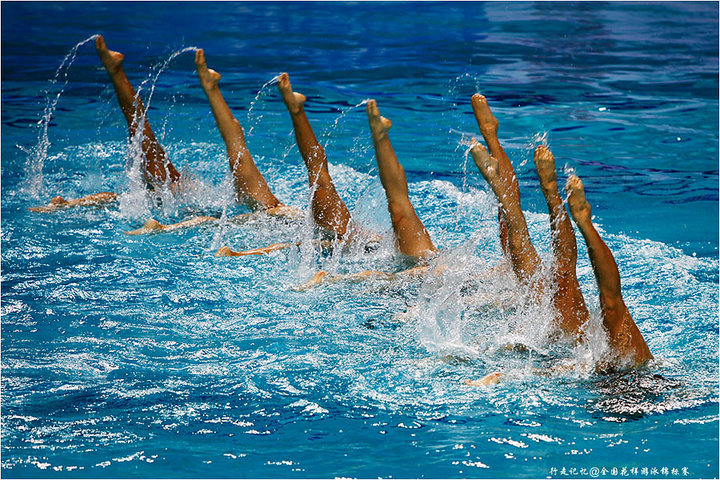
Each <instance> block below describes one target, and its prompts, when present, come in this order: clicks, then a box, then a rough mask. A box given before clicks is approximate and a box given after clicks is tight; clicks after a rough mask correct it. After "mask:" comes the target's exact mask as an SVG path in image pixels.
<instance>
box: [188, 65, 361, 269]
mask: <svg viewBox="0 0 720 480" xmlns="http://www.w3.org/2000/svg"><path fill="white" fill-rule="evenodd" d="M198 71H200V70H199V69H198ZM203 88H205V87H204V86H203ZM278 89H279V90H280V95H281V96H282V99H283V102H284V103H285V107H286V108H287V110H288V113H289V114H290V119H291V120H292V124H293V129H294V131H295V140H296V142H297V146H298V150H300V155H301V156H302V159H303V161H304V162H305V167H306V168H307V171H308V177H309V178H308V179H309V182H310V190H311V199H310V208H311V210H312V214H313V219H314V221H315V224H316V225H317V226H319V227H320V228H321V229H322V230H324V231H325V232H327V233H330V234H331V235H333V236H334V237H335V238H337V239H340V240H346V239H347V238H348V237H350V236H351V235H352V231H353V226H352V218H351V216H350V211H349V210H348V208H347V206H346V205H345V202H343V201H342V199H341V198H340V195H338V193H337V190H336V189H335V185H334V184H333V181H332V178H331V177H330V172H329V170H328V162H327V155H326V154H325V149H324V148H323V147H322V145H320V143H319V142H318V140H317V137H316V136H315V132H314V131H313V129H312V127H311V126H310V121H309V120H308V118H307V115H305V101H306V100H307V99H306V97H305V95H303V94H301V93H297V92H294V91H293V89H292V85H291V84H290V77H289V76H288V74H287V73H283V74H281V75H280V77H279V79H278ZM206 93H207V91H206ZM208 99H210V95H208ZM210 105H213V100H210ZM213 113H214V114H215V119H216V120H217V119H218V113H215V108H214V107H213ZM228 113H229V110H228ZM219 125H220V123H219V122H218V126H219ZM239 126H240V125H239V124H237V127H239ZM220 130H221V132H222V131H223V129H222V128H221V129H220ZM228 151H229V147H228ZM321 243H323V244H327V242H321ZM295 244H296V243H275V244H273V245H269V246H267V247H261V248H255V249H252V250H244V251H240V252H236V251H233V250H231V249H230V248H229V247H227V246H224V247H221V248H220V249H219V250H218V252H217V255H219V256H228V257H237V256H245V255H262V254H265V253H269V252H273V251H275V250H282V249H284V248H288V247H290V246H292V245H295Z"/></svg>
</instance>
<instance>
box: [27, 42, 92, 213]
mask: <svg viewBox="0 0 720 480" xmlns="http://www.w3.org/2000/svg"><path fill="white" fill-rule="evenodd" d="M97 37H98V35H97V34H95V35H92V36H90V37H88V38H86V39H85V40H83V41H81V42H79V43H78V44H76V45H75V46H74V47H72V48H71V49H70V51H69V52H68V53H67V55H65V58H63V61H62V62H61V63H60V66H59V67H58V69H57V70H56V71H55V76H54V77H53V79H52V80H50V85H49V86H48V89H47V90H46V91H45V110H44V112H43V116H42V118H40V120H39V121H38V122H37V128H38V140H37V143H36V144H35V146H34V147H32V148H30V149H25V148H23V147H21V146H19V145H18V148H20V149H21V150H22V151H23V152H25V153H26V154H27V160H26V162H25V181H24V183H23V185H22V187H21V189H20V190H21V191H22V192H24V193H26V194H28V195H30V196H31V197H32V198H35V199H37V198H39V197H40V193H41V192H42V189H43V184H44V175H43V168H44V167H45V160H47V157H48V149H49V148H50V139H49V138H48V127H49V126H50V121H51V120H52V117H53V114H54V113H55V108H56V107H57V104H58V101H60V97H61V96H62V94H63V92H64V91H65V87H66V86H67V84H68V70H69V69H70V67H71V66H72V64H73V62H74V61H75V57H76V56H77V51H78V48H80V47H81V46H83V45H85V44H86V43H88V42H90V41H92V40H95V39H96V38H97ZM61 76H62V79H63V80H64V82H63V84H62V86H61V87H60V88H59V90H58V91H57V93H55V95H54V96H53V95H52V94H51V91H52V90H53V89H54V87H55V86H56V85H57V83H58V80H59V79H60V77H61Z"/></svg>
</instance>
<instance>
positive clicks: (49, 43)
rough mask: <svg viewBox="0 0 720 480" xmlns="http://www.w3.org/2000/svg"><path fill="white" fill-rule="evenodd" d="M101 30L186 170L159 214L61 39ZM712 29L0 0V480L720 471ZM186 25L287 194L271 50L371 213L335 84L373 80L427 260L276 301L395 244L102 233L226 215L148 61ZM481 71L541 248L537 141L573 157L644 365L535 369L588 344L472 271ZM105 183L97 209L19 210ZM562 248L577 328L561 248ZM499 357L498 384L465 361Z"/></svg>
mask: <svg viewBox="0 0 720 480" xmlns="http://www.w3.org/2000/svg"><path fill="white" fill-rule="evenodd" d="M98 33H101V34H103V35H104V36H105V38H106V40H107V43H108V46H109V47H110V48H112V49H117V50H120V51H122V52H123V53H125V55H126V60H125V68H126V72H127V74H128V76H129V78H130V80H131V82H133V84H135V85H136V86H140V85H141V84H142V89H141V95H142V96H143V98H144V99H145V100H146V102H148V98H149V95H150V94H151V93H152V99H151V101H149V119H150V122H151V123H152V125H153V126H154V128H155V131H156V133H157V135H158V137H159V138H160V139H161V141H162V143H163V144H164V145H165V147H166V149H167V151H168V153H169V155H170V157H171V158H172V160H173V162H174V163H175V165H176V166H177V167H178V168H179V169H181V170H182V171H183V172H184V173H185V174H186V175H188V176H194V177H195V178H196V180H197V186H196V188H195V189H194V190H193V191H191V192H190V193H188V194H186V195H185V196H183V197H180V198H176V199H173V198H169V197H166V198H164V201H163V202H162V204H161V205H160V206H158V205H156V204H154V203H153V202H152V201H150V199H148V198H147V196H146V193H145V192H144V191H143V190H141V189H138V188H137V187H136V186H134V184H133V183H132V182H130V181H129V174H128V173H127V172H126V165H127V164H128V153H127V152H128V148H127V146H128V145H127V143H128V141H127V132H126V126H125V123H124V120H123V119H122V117H121V114H120V112H119V109H118V108H117V103H116V100H115V98H114V94H113V91H112V88H111V86H110V85H109V82H108V78H107V75H106V73H105V72H104V71H103V70H102V68H101V67H100V65H99V62H98V60H97V57H96V54H95V51H94V48H93V44H92V41H88V42H86V43H83V44H81V45H80V46H79V47H78V48H77V51H76V52H73V51H71V49H72V48H73V47H74V46H76V45H78V44H79V43H80V42H83V41H84V40H86V39H89V38H90V37H91V36H92V35H94V34H98ZM717 39H718V6H717V4H716V3H662V4H654V5H646V4H639V3H633V4H620V3H609V4H606V3H589V4H575V3H562V4H556V3H545V2H542V3H519V2H518V3H516V2H513V3H487V4H479V3H454V4H447V3H418V4H412V3H363V4H342V3H322V4H313V3H302V4H297V3H262V4H260V3H257V4H253V3H242V4H235V3H203V4H197V3H180V4H173V3H135V2H132V3H85V2H81V3H42V4H38V3H32V4H28V3H14V2H13V3H8V2H4V3H3V4H2V384H1V385H2V449H1V451H0V453H1V454H2V463H1V465H2V476H3V477H8V478H10V477H161V478H162V477H214V478H221V477H254V478H265V477H290V478H294V477H315V478H316V477H336V476H343V477H378V476H381V477H396V478H397V477H492V478H508V477H542V478H545V477H547V476H553V477H560V478H562V477H563V476H567V477H570V476H572V477H582V478H588V477H599V478H610V477H623V476H629V477H638V478H661V477H663V478H664V477H672V478H675V477H678V478H679V477H717V476H718V250H717V248H718V127H717V125H718V124H717V119H718V42H717ZM186 47H202V48H204V49H205V50H206V55H207V58H208V62H209V65H210V66H211V67H212V68H214V69H216V70H218V71H219V72H220V73H221V74H222V75H223V79H222V81H221V87H222V89H223V92H224V94H225V98H226V99H227V101H228V103H229V105H230V107H231V108H232V109H233V111H234V112H235V115H236V116H237V117H238V119H239V120H240V122H241V123H242V124H243V125H244V126H245V128H246V131H247V133H248V136H247V137H248V144H249V148H250V150H251V152H252V153H253V155H254V157H255V159H256V162H257V163H258V166H259V168H260V170H261V171H262V172H263V173H264V174H265V176H266V178H267V179H268V182H269V184H270V186H271V188H272V189H273V190H274V191H275V193H276V194H277V196H278V197H279V198H280V199H281V200H282V201H284V202H286V203H288V204H292V205H296V206H298V207H301V208H303V209H305V210H307V198H308V187H307V182H306V174H305V172H304V167H303V165H302V161H301V159H300V156H299V153H298V151H297V148H296V147H295V146H294V138H293V136H292V130H291V128H292V127H291V124H290V121H289V118H288V115H287V113H286V111H285V108H284V106H283V104H282V102H281V101H280V99H279V96H278V94H277V92H276V89H275V86H274V85H272V84H268V85H266V86H264V87H263V85H265V84H266V83H267V82H269V81H270V80H271V79H272V78H273V77H274V76H276V75H277V74H278V73H280V72H283V71H287V72H289V73H290V76H291V80H292V82H293V85H294V87H295V88H296V90H297V91H300V92H303V93H305V94H306V95H307V96H308V103H307V112H308V116H309V118H310V121H311V123H312V124H313V126H314V127H315V130H316V132H317V134H318V137H319V138H320V140H321V142H322V143H323V144H324V145H325V146H326V149H327V152H328V156H329V159H330V162H331V173H332V175H333V178H334V179H335V181H336V185H337V188H338V190H339V192H340V194H341V196H342V197H343V199H344V200H345V201H346V203H347V204H348V206H349V207H350V209H351V210H352V212H353V215H354V216H355V218H356V219H357V220H358V221H359V222H360V223H361V224H362V225H364V226H365V227H367V228H368V229H374V230H376V231H380V232H384V233H386V234H388V233H389V232H390V222H389V218H388V215H387V212H386V203H385V199H384V193H383V190H382V187H381V185H380V182H379V179H378V175H377V169H376V167H375V163H374V158H373V149H372V142H371V141H370V137H369V131H368V128H367V120H366V116H365V113H364V107H363V106H357V105H358V104H360V103H361V102H362V101H363V100H365V99H367V98H375V99H377V100H378V104H379V106H380V109H381V112H382V113H383V114H384V115H385V116H387V117H389V118H390V119H392V120H393V122H394V126H393V130H392V132H391V139H392V142H393V145H394V147H395V150H396V152H397V154H398V157H399V159H400V161H401V162H402V163H403V165H404V166H405V169H406V171H407V175H408V180H409V189H410V195H411V198H412V200H413V202H414V204H415V206H416V209H417V211H418V214H419V216H420V217H421V218H422V219H423V220H424V221H425V224H426V225H427V227H428V229H429V231H430V234H431V235H432V237H433V239H434V240H435V243H436V244H437V245H438V246H439V247H441V248H442V250H443V254H442V256H441V258H440V260H441V261H446V262H447V263H448V264H449V265H450V268H449V270H448V272H447V273H446V275H445V276H444V277H442V278H438V279H428V280H425V281H421V280H416V281H412V282H394V283H389V282H387V281H383V280H374V281H370V282H367V283H364V284H336V285H328V286H321V287H319V288H316V289H313V290H310V291H308V292H295V291H293V290H291V287H292V286H294V285H297V284H299V283H302V282H304V281H306V280H307V279H308V278H309V277H310V275H311V274H312V273H313V272H314V271H316V270H318V269H320V268H325V269H327V270H329V271H331V272H354V271H358V270H360V269H364V268H376V269H382V270H398V269H399V268H400V265H401V262H400V259H398V258H397V256H396V255H395V254H394V253H393V249H392V244H391V242H390V241H389V240H388V241H385V243H384V244H383V245H382V246H381V248H380V249H379V250H378V251H377V252H375V253H373V254H372V255H370V256H367V255H364V254H360V253H358V252H357V251H350V252H345V253H337V252H336V253H335V254H332V255H321V254H319V253H317V252H314V251H313V250H312V249H311V248H307V247H302V248H295V249H290V250H287V251H283V252H276V253H273V254H271V255H268V256H263V257H248V258H239V259H238V258H218V257H215V256H214V252H215V251H216V250H217V249H218V248H219V247H220V246H222V245H228V246H230V247H231V248H234V249H241V248H252V247H257V246H262V245H265V244H268V243H273V242H276V241H290V240H295V239H298V238H309V237H310V235H311V233H310V229H309V228H308V226H307V225H306V224H304V223H303V222H300V223H299V224H297V223H296V224H292V223H287V222H281V221H277V220H271V219H268V218H264V217H258V218H256V219H254V220H253V221H251V222H249V223H246V224H244V225H236V224H232V223H228V222H226V221H221V222H218V223H215V224H212V225H206V226H203V227H200V228H195V229H192V230H186V231H182V232H178V233H172V234H162V235H155V236H144V237H130V236H127V235H125V234H124V233H123V232H124V231H126V230H130V229H133V228H138V227H139V226H140V225H142V223H143V222H144V221H145V220H146V219H147V218H149V217H151V216H152V217H154V218H156V219H158V220H159V221H162V222H170V221H177V220H182V219H184V218H189V217H190V216H192V215H195V214H214V215H218V216H220V215H221V214H223V215H226V216H229V215H233V214H236V213H242V212H243V211H244V210H243V207H240V206H237V205H235V204H233V203H232V202H231V201H230V195H229V188H228V182H227V169H228V167H227V161H226V159H225V152H224V147H223V145H222V140H221V138H220V135H219V134H218V132H217V130H216V128H215V125H214V121H213V118H212V114H211V112H210V109H209V107H208V105H207V101H206V99H205V97H204V94H203V93H202V90H201V89H200V87H199V85H198V82H197V79H196V75H195V72H194V64H193V54H192V52H191V51H188V52H185V53H181V54H179V55H177V56H176V57H175V58H174V59H172V60H171V61H170V62H168V59H170V58H171V57H172V56H173V55H174V54H175V53H177V52H179V51H181V50H182V49H184V48H186ZM69 53H70V57H68V58H67V62H66V63H65V67H63V68H62V69H61V70H60V71H59V72H57V70H58V67H59V66H60V65H61V63H62V62H63V59H64V58H65V57H66V55H68V54H69ZM73 53H76V54H77V56H76V57H73V55H72V54H73ZM68 65H69V66H68ZM56 75H57V76H56ZM476 91H480V92H482V93H484V94H485V95H486V96H487V97H488V98H489V100H490V102H491V105H492V107H493V109H494V112H495V114H496V116H497V117H498V118H499V120H500V136H501V140H502V141H503V143H504V145H505V147H506V150H507V151H508V153H509V155H510V157H511V159H512V161H513V163H514V165H515V168H516V170H517V173H518V177H519V181H520V185H521V190H522V195H523V209H524V211H525V212H526V215H527V217H528V222H529V226H530V230H531V234H532V236H533V239H534V241H535V243H536V245H537V247H538V250H539V251H540V253H541V255H542V256H543V257H544V258H546V259H547V258H548V252H549V241H548V222H547V219H548V216H547V212H546V208H545V205H544V202H543V199H542V196H541V194H540V192H539V189H538V188H537V180H536V177H535V174H534V170H533V163H532V161H530V158H531V152H532V149H533V147H534V145H536V144H538V143H539V142H543V141H544V142H546V143H547V144H548V145H549V146H550V148H551V149H552V151H553V152H554V153H555V156H556V158H557V163H558V167H559V168H561V169H562V170H563V172H570V171H575V172H577V173H578V174H579V175H580V176H581V178H583V180H584V182H585V185H586V190H587V194H588V198H589V199H590V201H591V203H592V206H593V209H594V215H595V222H596V224H597V225H598V227H599V229H600V230H601V232H602V235H603V236H604V238H605V239H606V241H607V243H608V245H609V246H610V248H611V249H612V250H613V252H614V253H615V256H616V258H617V261H618V264H619V267H620V271H621V274H622V280H623V289H624V295H625V300H626V303H627V304H628V307H629V309H630V311H631V313H632V315H633V317H634V318H635V320H636V322H637V323H638V325H639V327H640V329H641V330H642V332H643V334H644V335H645V338H646V339H647V342H648V344H649V346H650V349H651V350H652V352H653V353H654V355H655V357H656V361H655V362H654V363H653V364H652V365H651V366H650V367H649V369H648V370H646V371H641V372H637V373H629V374H625V375H612V376H599V375H594V374H592V373H590V372H588V371H587V370H586V369H583V368H582V367H578V368H576V369H572V370H568V371H565V372H563V373H555V374H551V375H543V374H538V373H536V370H533V368H538V369H540V370H543V369H546V368H547V367H549V366H551V365H553V364H555V363H557V362H568V361H574V362H575V363H578V362H579V363H582V361H583V360H584V359H587V358H592V357H593V355H594V354H595V352H596V351H597V350H598V349H601V348H602V345H603V343H602V340H601V339H597V338H596V339H595V340H594V341H593V342H592V344H591V345H589V346H580V347H571V346H568V345H558V344H554V343H552V342H550V341H548V330H549V321H550V318H551V317H552V314H551V312H550V310H549V307H548V302H547V299H541V302H540V303H541V305H539V306H538V305H534V304H532V303H531V302H528V301H527V298H525V297H523V295H521V294H520V293H517V290H516V289H514V288H513V282H512V279H511V278H510V277H509V276H508V275H506V274H499V275H496V276H488V275H485V274H486V273H487V272H488V270H489V269H491V268H492V267H494V266H495V265H496V264H497V263H498V262H499V263H500V264H502V255H501V253H500V249H499V245H498V241H497V222H496V219H495V212H496V208H495V204H494V201H493V198H492V196H491V195H489V194H488V189H487V187H486V185H485V184H484V181H483V180H482V178H481V177H480V175H479V174H478V172H477V171H476V170H475V167H474V165H473V164H472V161H471V160H470V161H468V158H467V156H466V148H467V147H466V146H465V144H466V143H467V140H468V138H469V136H471V135H476V134H477V126H476V125H475V121H474V118H473V116H472V112H471V109H470V105H469V99H470V96H471V95H472V94H473V93H475V92H476ZM58 95H59V96H58ZM55 100H57V103H56V105H55V107H54V108H53V102H54V101H55ZM46 109H47V111H48V112H52V118H51V121H50V122H49V123H44V122H43V121H42V118H43V115H44V112H46ZM38 122H39V123H38ZM44 127H47V129H46V130H45V128H44ZM44 132H46V134H47V142H44V141H43V139H44ZM131 173H132V172H131ZM130 176H131V175H130ZM560 176H561V180H564V178H565V176H566V173H561V175H560ZM108 190H109V191H115V192H119V193H121V194H122V197H121V201H120V203H119V205H117V206H114V207H110V208H107V209H75V210H68V211H64V212H62V213H53V214H33V213H30V212H28V211H27V210H26V208H27V207H29V206H33V205H37V204H43V203H46V202H47V201H48V200H49V199H50V198H51V197H52V196H54V195H58V194H60V195H63V196H65V197H66V198H75V197H79V196H82V195H86V194H90V193H94V192H98V191H108ZM387 236H388V235H386V237H387ZM579 257H580V258H579V263H578V273H579V277H580V282H581V286H582V288H583V291H584V293H585V296H586V298H587V300H588V302H589V304H590V306H591V308H592V310H593V312H594V317H593V322H594V325H597V321H598V319H597V308H598V307H597V300H596V298H597V289H596V287H595V283H594V280H593V277H592V271H591V269H590V265H589V262H588V260H587V253H586V250H585V247H584V245H582V242H581V245H579ZM478 278H479V280H478ZM508 342H517V343H523V344H526V345H528V346H530V347H531V348H530V351H529V352H524V353H518V352H514V353H513V352H507V351H505V350H503V349H502V346H503V345H505V344H507V343H508ZM498 369H499V370H502V371H504V372H505V373H506V379H505V381H503V382H502V383H500V384H499V385H497V386H495V387H492V388H486V389H483V388H476V387H469V386H466V385H464V383H463V382H464V381H465V380H467V379H474V378H479V377H482V376H483V375H485V374H487V373H489V372H491V371H493V370H498ZM572 469H575V470H572ZM613 469H617V470H613ZM623 469H625V470H623ZM646 469H647V470H646ZM665 469H666V470H665Z"/></svg>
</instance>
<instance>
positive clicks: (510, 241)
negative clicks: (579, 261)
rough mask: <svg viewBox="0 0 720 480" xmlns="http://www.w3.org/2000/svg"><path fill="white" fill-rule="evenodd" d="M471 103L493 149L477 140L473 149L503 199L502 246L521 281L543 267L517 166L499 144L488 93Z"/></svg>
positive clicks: (486, 140) (496, 192) (485, 175)
mask: <svg viewBox="0 0 720 480" xmlns="http://www.w3.org/2000/svg"><path fill="white" fill-rule="evenodd" d="M472 107H473V111H474V113H475V118H476V120H477V122H478V126H479V127H480V132H481V133H482V135H483V138H484V139H485V142H486V143H487V145H488V148H490V153H488V151H487V150H486V149H485V148H484V147H483V146H482V145H481V144H480V143H477V142H475V145H473V147H472V148H471V150H470V153H471V154H472V157H473V160H474V161H475V165H477V167H478V169H479V170H480V173H482V175H483V177H485V180H487V182H488V183H489V184H490V187H491V188H492V190H493V192H494V193H495V195H496V196H497V198H498V201H499V202H500V208H501V215H502V217H503V219H504V221H505V222H504V223H505V226H506V228H507V241H506V242H507V243H506V244H505V241H504V240H503V247H505V246H507V248H506V249H507V250H508V251H509V252H510V261H511V263H512V266H513V270H514V271H515V274H516V275H517V276H518V278H519V279H520V280H521V281H528V280H530V279H531V278H532V277H533V275H534V274H535V272H536V271H537V269H538V268H539V267H540V257H539V256H538V254H537V251H536V250H535V247H534V246H533V244H532V241H531V240H530V232H529V231H528V228H527V222H526V220H525V215H524V214H523V212H522V208H521V206H520V186H519V185H518V182H517V178H516V176H515V170H514V169H513V167H512V164H511V163H510V159H509V158H508V156H507V155H506V154H505V151H504V150H503V148H502V146H500V141H499V140H498V137H497V129H498V121H497V119H496V118H495V117H494V116H493V114H492V112H491V111H490V107H489V106H488V103H487V100H486V99H485V97H483V96H482V95H479V94H475V95H473V97H472ZM501 240H502V238H501Z"/></svg>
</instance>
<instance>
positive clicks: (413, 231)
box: [367, 100, 437, 258]
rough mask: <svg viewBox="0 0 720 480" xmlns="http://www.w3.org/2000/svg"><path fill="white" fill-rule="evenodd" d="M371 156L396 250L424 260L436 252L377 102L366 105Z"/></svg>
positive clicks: (386, 121) (389, 123)
mask: <svg viewBox="0 0 720 480" xmlns="http://www.w3.org/2000/svg"><path fill="white" fill-rule="evenodd" d="M367 115H368V120H369V121H370V132H371V133H372V139H373V145H374V146H375V156H376V158H377V163H378V170H379V172H380V181H381V182H382V185H383V188H385V195H386V196H387V201H388V211H389V212H390V220H391V221H392V226H393V231H394V232H395V239H396V240H397V246H398V250H400V252H401V253H404V254H405V255H408V256H411V257H417V258H420V257H427V256H429V255H432V254H433V253H435V252H436V251H437V248H435V245H433V242H432V240H431V239H430V234H429V233H428V231H427V229H426V228H425V226H424V225H423V223H422V221H420V218H418V216H417V213H415V208H413V205H412V203H410V198H409V197H408V186H407V179H406V178H405V170H404V169H403V167H402V165H400V163H399V162H398V159H397V157H396V156H395V151H394V150H393V148H392V145H391V144H390V137H389V135H388V132H389V130H390V127H391V126H392V123H391V122H390V120H388V119H387V118H385V117H381V116H380V111H379V110H378V107H377V103H376V102H375V100H370V101H369V102H368V104H367Z"/></svg>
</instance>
